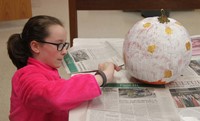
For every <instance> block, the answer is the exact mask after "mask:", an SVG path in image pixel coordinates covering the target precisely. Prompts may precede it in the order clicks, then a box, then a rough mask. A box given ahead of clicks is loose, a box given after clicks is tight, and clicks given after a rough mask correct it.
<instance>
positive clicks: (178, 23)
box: [175, 21, 183, 26]
mask: <svg viewBox="0 0 200 121" xmlns="http://www.w3.org/2000/svg"><path fill="white" fill-rule="evenodd" d="M175 23H176V24H177V25H180V26H183V25H182V24H181V23H180V22H178V21H176V22H175Z"/></svg>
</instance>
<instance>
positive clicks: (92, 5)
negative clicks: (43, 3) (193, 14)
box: [69, 0, 200, 46]
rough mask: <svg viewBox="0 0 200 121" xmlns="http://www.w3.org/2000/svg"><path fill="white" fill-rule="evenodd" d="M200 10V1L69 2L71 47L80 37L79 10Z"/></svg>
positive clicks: (128, 0)
mask: <svg viewBox="0 0 200 121" xmlns="http://www.w3.org/2000/svg"><path fill="white" fill-rule="evenodd" d="M198 8H200V0H192V1H191V0H156V1H155V0H69V24H70V46H72V45H73V39H74V38H77V37H78V25H77V19H78V17H77V11H78V10H160V9H167V10H187V9H198Z"/></svg>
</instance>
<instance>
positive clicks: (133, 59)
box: [123, 10, 192, 84]
mask: <svg viewBox="0 0 200 121" xmlns="http://www.w3.org/2000/svg"><path fill="white" fill-rule="evenodd" d="M161 13H162V15H161V16H160V17H148V18H145V19H143V20H141V21H139V22H137V23H136V24H135V25H134V26H133V27H132V28H131V29H130V30H129V32H128V33H127V35H126V37H125V40H124V43H123V56H124V62H125V68H126V70H127V71H128V73H129V74H130V75H131V76H133V77H135V78H136V79H139V80H141V81H142V82H145V83H149V84H166V83H169V82H171V81H174V80H176V79H177V78H178V77H179V76H180V75H181V74H182V72H183V70H184V69H185V68H186V67H187V66H188V65H189V63H190V60H191V54H192V53H191V52H192V46H191V45H192V44H191V39H190V35H189V33H188V31H187V30H186V29H185V28H184V26H183V25H182V24H181V23H179V22H178V21H176V20H175V19H172V18H167V17H166V16H165V15H164V10H162V11H161Z"/></svg>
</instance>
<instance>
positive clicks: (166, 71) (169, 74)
mask: <svg viewBox="0 0 200 121" xmlns="http://www.w3.org/2000/svg"><path fill="white" fill-rule="evenodd" d="M171 76H172V71H171V70H165V72H164V77H165V78H170V77H171Z"/></svg>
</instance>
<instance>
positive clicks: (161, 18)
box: [158, 9, 170, 24]
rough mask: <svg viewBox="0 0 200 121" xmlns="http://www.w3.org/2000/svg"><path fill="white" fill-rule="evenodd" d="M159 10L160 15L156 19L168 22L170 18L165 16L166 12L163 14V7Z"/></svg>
mask: <svg viewBox="0 0 200 121" xmlns="http://www.w3.org/2000/svg"><path fill="white" fill-rule="evenodd" d="M160 12H161V16H160V17H158V20H159V22H160V23H163V24H164V23H165V22H166V23H167V22H170V20H169V19H168V18H167V16H166V14H165V10H164V9H161V10H160Z"/></svg>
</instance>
